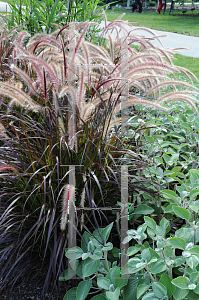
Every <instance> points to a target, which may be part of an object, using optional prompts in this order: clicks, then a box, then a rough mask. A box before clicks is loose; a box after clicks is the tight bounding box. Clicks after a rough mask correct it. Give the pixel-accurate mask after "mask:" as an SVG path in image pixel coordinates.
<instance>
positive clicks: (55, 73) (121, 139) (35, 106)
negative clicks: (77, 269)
mask: <svg viewBox="0 0 199 300" xmlns="http://www.w3.org/2000/svg"><path fill="white" fill-rule="evenodd" d="M105 23H106V19H105ZM92 25H95V24H94V23H87V22H84V23H78V22H72V23H70V24H67V25H65V26H64V27H62V28H60V29H57V30H56V31H54V32H52V33H51V34H46V33H39V34H36V35H33V36H32V37H31V36H30V34H29V33H28V32H27V31H21V32H20V33H19V34H18V35H17V36H16V37H15V40H14V41H13V45H14V49H12V56H9V57H8V61H7V65H6V66H7V67H8V70H7V69H6V70H4V71H5V72H4V73H3V78H2V81H1V82H0V94H1V98H0V102H1V111H0V121H1V123H0V124H1V125H0V126H1V127H0V134H1V141H0V189H1V195H0V201H1V202H0V203H1V206H0V226H1V227H0V229H1V230H0V251H1V258H0V264H1V271H0V278H2V282H1V290H2V291H3V289H5V288H6V287H7V286H9V288H11V287H13V286H14V284H15V283H16V282H17V280H18V279H19V278H21V276H22V275H24V274H25V275H26V274H28V273H29V270H30V268H31V269H32V273H33V275H34V276H38V275H40V274H41V273H42V274H43V275H44V277H45V284H44V289H43V293H42V297H45V291H47V290H48V289H49V286H50V285H51V283H52V282H53V285H51V286H52V288H54V286H55V284H56V282H57V280H58V278H59V276H60V274H61V273H63V271H64V270H65V269H66V267H67V260H66V259H65V248H66V247H67V228H68V227H67V226H68V223H67V221H68V219H67V217H68V209H69V208H68V201H69V200H70V199H69V196H68V193H67V191H68V189H70V187H69V186H68V177H69V173H70V172H71V169H69V167H70V166H78V168H77V169H76V183H77V185H76V205H78V206H81V207H82V208H84V207H86V206H88V207H90V208H92V207H93V206H97V207H99V206H106V205H111V206H112V205H117V202H118V201H120V192H121V174H120V172H119V170H118V168H119V167H120V166H121V165H122V164H126V165H128V168H129V169H128V172H129V178H130V183H129V189H130V192H131V194H132V195H133V199H134V197H135V195H137V194H138V193H140V195H139V196H140V199H141V200H142V194H143V193H144V192H145V193H147V192H149V193H151V195H154V197H155V195H158V194H157V193H158V192H160V190H158V189H157V184H155V183H156V178H155V180H152V179H151V178H149V177H147V176H145V174H144V169H145V168H146V167H147V166H148V165H149V161H148V160H147V155H148V154H149V155H150V151H149V152H147V151H146V149H145V148H144V145H141V144H138V143H137V138H136V135H135V134H132V133H130V131H129V132H128V126H129V124H128V121H129V118H128V115H127V116H125V115H124V113H125V112H127V110H128V108H129V107H131V109H132V111H131V112H132V114H135V112H136V110H135V106H136V105H141V106H142V107H143V108H144V109H146V107H152V108H153V109H158V110H166V111H168V107H166V106H165V105H163V104H164V102H167V103H168V104H169V103H170V102H175V101H176V100H183V101H185V102H186V103H188V104H189V105H190V107H192V108H194V113H196V111H197V107H196V105H197V104H196V105H195V104H194V102H195V103H197V102H198V99H197V93H198V90H197V88H196V87H194V86H193V85H190V84H189V83H187V82H183V81H180V80H178V79H176V72H179V73H180V72H183V73H184V74H185V76H186V77H187V78H188V79H190V78H191V77H190V76H191V75H190V74H189V72H188V71H186V70H184V69H182V68H178V67H176V66H174V65H173V64H172V54H171V51H169V50H162V49H159V48H158V47H154V46H152V45H151V43H150V41H149V40H148V39H146V38H139V37H138V36H136V35H133V34H132V33H131V34H129V35H127V34H126V35H125V36H124V37H122V38H120V37H119V29H120V28H123V23H122V21H121V20H117V21H115V22H112V23H111V24H109V25H107V26H106V28H105V29H104V31H103V33H102V35H105V34H107V32H108V31H109V30H113V29H115V30H116V31H117V33H118V35H117V38H116V40H115V41H113V39H112V38H111V36H110V35H109V34H107V36H104V40H102V41H101V42H100V41H97V40H95V43H94V42H92V38H91V39H90V41H88V40H87V39H86V38H85V35H86V32H87V30H88V28H89V26H92ZM6 38H7V36H3V37H2V41H4V40H5V39H6ZM154 38H155V36H154ZM127 39H128V43H127ZM135 42H138V43H139V47H138V48H131V47H129V45H133V44H134V43H135ZM127 53H128V55H129V57H128V56H126V54H127ZM6 72H7V73H6ZM8 74H9V75H8ZM10 74H12V75H11V76H10ZM127 75H128V76H127ZM127 84H128V86H129V88H128V89H129V93H128V92H127V90H126V86H127ZM168 86H169V88H168ZM184 86H186V90H185V89H184V90H183V87H184ZM187 90H188V91H187ZM121 117H122V119H121ZM121 120H122V123H121ZM131 120H132V119H131ZM124 130H125V135H124V134H123V133H124ZM141 130H142V132H144V130H147V128H145V129H144V128H142V129H141ZM149 142H150V139H149ZM153 186H154V188H153ZM147 195H148V194H147ZM164 195H165V194H164ZM143 197H144V196H143ZM146 197H148V196H146ZM137 199H138V197H137ZM137 199H136V200H137ZM166 199H167V198H166ZM165 202H167V200H165ZM134 204H135V205H134V206H135V208H136V206H137V207H138V210H137V212H136V210H135V211H133V218H132V220H133V221H136V220H137V221H136V222H137V223H135V226H136V227H138V224H139V223H140V222H143V215H144V214H151V213H152V212H153V211H154V210H155V209H156V203H155V204H154V205H153V206H151V205H145V206H144V207H143V206H139V205H138V204H140V203H138V202H137V203H136V202H135V203H134ZM148 204H150V203H148ZM170 204H172V203H170ZM174 204H175V203H174ZM134 206H133V208H132V209H134ZM174 206H175V205H174ZM172 207H173V206H172ZM141 209H142V211H141ZM147 209H148V212H147ZM172 209H173V208H172ZM174 209H175V207H174ZM183 209H184V208H183ZM185 209H186V208H185ZM161 214H162V211H160V213H159V218H160V216H161ZM135 215H137V218H136V217H135ZM102 216H103V217H104V216H105V214H102V213H100V216H96V215H95V214H93V213H91V214H87V215H86V218H85V221H83V218H82V216H81V215H77V220H78V225H81V226H83V228H85V229H86V230H87V231H88V230H89V231H90V232H92V231H93V230H91V229H92V228H93V227H99V225H98V224H100V222H101V227H102V226H103V225H104V224H103V222H102ZM100 218H101V220H100ZM105 219H106V221H107V222H108V220H107V217H106V218H105ZM112 219H114V216H112V217H111V221H112ZM89 220H90V223H89ZM93 224H95V225H93ZM102 224H103V225H102ZM157 224H159V220H158V222H157ZM60 225H61V226H60ZM93 229H94V228H93ZM114 236H116V234H115V235H114ZM107 238H108V237H107ZM103 246H104V247H107V245H103ZM89 247H90V249H91V248H92V245H91V246H89ZM87 250H89V249H88V248H87ZM92 251H93V250H92ZM92 251H90V250H89V252H92ZM102 251H104V250H102ZM107 251H109V250H107V249H105V252H104V253H107ZM100 253H101V252H100ZM89 255H90V254H89ZM92 255H93V254H92ZM100 255H101V254H100ZM84 258H85V256H84ZM87 258H89V257H87ZM90 259H92V258H91V257H90ZM114 270H115V269H114ZM117 270H118V269H117ZM87 283H88V282H87ZM84 284H85V283H83V285H84ZM89 284H90V283H89ZM112 284H113V283H112ZM81 285H82V284H81ZM113 289H114V290H113ZM115 290H117V292H116V293H118V289H117V287H116V286H114V284H113V286H111V290H109V291H108V290H107V293H108V295H109V293H110V295H114V293H115ZM119 292H121V289H119ZM146 292H147V291H146ZM111 293H113V294H111ZM118 297H119V296H118ZM165 297H166V295H165Z"/></svg>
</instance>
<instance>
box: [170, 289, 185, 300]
mask: <svg viewBox="0 0 199 300" xmlns="http://www.w3.org/2000/svg"><path fill="white" fill-rule="evenodd" d="M188 293H189V290H188V289H186V290H185V289H180V288H178V287H176V290H175V293H174V294H173V296H174V299H175V300H182V299H185V297H186V296H187V295H188Z"/></svg>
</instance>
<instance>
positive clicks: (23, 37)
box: [17, 30, 31, 45]
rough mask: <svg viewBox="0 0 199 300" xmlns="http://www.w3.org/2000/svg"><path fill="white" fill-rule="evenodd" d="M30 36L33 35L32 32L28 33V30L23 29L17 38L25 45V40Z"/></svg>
mask: <svg viewBox="0 0 199 300" xmlns="http://www.w3.org/2000/svg"><path fill="white" fill-rule="evenodd" d="M29 37H31V35H30V33H28V32H27V31H25V30H23V31H21V32H20V33H19V34H18V39H17V41H18V43H19V44H22V45H23V44H24V43H25V40H26V39H27V38H29Z"/></svg>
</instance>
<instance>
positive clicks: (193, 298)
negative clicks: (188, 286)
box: [186, 290, 198, 300]
mask: <svg viewBox="0 0 199 300" xmlns="http://www.w3.org/2000/svg"><path fill="white" fill-rule="evenodd" d="M186 299H187V300H198V295H197V294H195V292H194V291H190V290H189V294H188V295H187V296H186Z"/></svg>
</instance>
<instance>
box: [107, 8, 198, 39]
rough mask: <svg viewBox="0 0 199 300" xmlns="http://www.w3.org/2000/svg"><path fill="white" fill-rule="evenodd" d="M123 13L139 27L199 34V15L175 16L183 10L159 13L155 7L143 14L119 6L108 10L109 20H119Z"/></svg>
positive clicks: (125, 18)
mask: <svg viewBox="0 0 199 300" xmlns="http://www.w3.org/2000/svg"><path fill="white" fill-rule="evenodd" d="M122 13H125V16H124V17H123V18H122V20H124V21H127V20H128V21H129V22H136V23H135V24H133V25H135V26H138V27H148V28H151V29H156V30H162V31H169V32H175V33H181V34H187V35H192V36H199V17H191V16H190V17H185V16H184V17H183V16H182V17H178V16H175V14H182V10H178V11H172V14H171V15H169V11H166V12H165V14H164V15H163V14H162V13H161V14H160V15H158V14H157V13H156V12H155V9H154V10H153V11H149V10H144V11H143V14H139V13H137V12H134V13H132V12H131V11H129V10H124V9H118V8H113V9H112V10H106V15H107V18H108V21H114V20H117V18H118V17H119V16H120V15H121V14H122ZM195 13H198V11H195ZM186 14H191V11H187V13H186Z"/></svg>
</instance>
